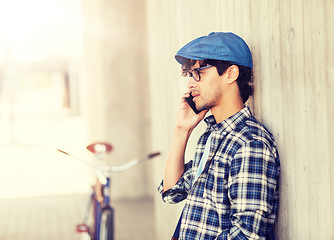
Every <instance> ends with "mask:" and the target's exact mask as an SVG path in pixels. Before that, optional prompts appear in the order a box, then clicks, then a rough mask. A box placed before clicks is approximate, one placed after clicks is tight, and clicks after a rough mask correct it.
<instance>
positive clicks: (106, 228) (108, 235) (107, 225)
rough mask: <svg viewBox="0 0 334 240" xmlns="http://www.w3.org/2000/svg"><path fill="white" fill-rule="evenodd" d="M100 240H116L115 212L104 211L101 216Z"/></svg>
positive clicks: (110, 209) (109, 209) (110, 210)
mask: <svg viewBox="0 0 334 240" xmlns="http://www.w3.org/2000/svg"><path fill="white" fill-rule="evenodd" d="M100 240H114V210H113V209H112V208H107V209H104V210H103V212H102V215H101V225H100Z"/></svg>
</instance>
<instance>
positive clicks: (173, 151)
mask: <svg viewBox="0 0 334 240" xmlns="http://www.w3.org/2000/svg"><path fill="white" fill-rule="evenodd" d="M189 94H190V93H189V92H187V93H185V94H184V95H183V96H182V99H181V102H180V107H179V112H178V116H177V121H176V127H175V130H174V137H173V141H172V145H171V148H170V151H169V153H168V157H167V162H166V165H165V170H164V178H163V179H164V182H163V186H164V192H165V191H167V190H168V189H170V188H171V187H173V186H174V185H175V184H176V183H177V181H178V180H179V179H180V177H181V176H182V174H183V172H184V154H185V150H186V146H187V142H188V139H189V137H190V135H191V133H192V131H193V129H194V128H195V127H196V126H197V125H198V123H199V122H200V121H201V120H202V119H203V118H204V116H205V114H206V113H207V111H202V112H200V113H199V114H195V113H194V111H193V110H192V109H191V108H190V107H189V105H188V103H187V102H186V101H185V99H184V98H185V97H189Z"/></svg>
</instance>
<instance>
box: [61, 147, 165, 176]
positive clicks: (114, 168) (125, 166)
mask: <svg viewBox="0 0 334 240" xmlns="http://www.w3.org/2000/svg"><path fill="white" fill-rule="evenodd" d="M57 151H58V152H60V153H63V154H66V155H68V156H70V157H72V158H75V159H77V160H79V161H81V162H83V163H84V164H86V165H87V166H89V167H91V168H93V169H94V170H95V171H98V172H97V173H98V175H99V174H100V173H101V171H111V172H122V171H125V170H128V169H130V168H132V167H134V166H136V165H138V164H139V163H141V162H143V161H145V160H149V159H151V158H154V157H156V156H159V155H160V152H154V153H150V154H148V155H147V156H145V157H143V158H138V159H133V160H131V161H129V162H127V163H125V164H122V165H119V166H101V167H99V166H95V165H93V164H91V163H89V162H87V161H85V160H83V159H81V158H78V157H76V156H74V155H72V154H69V153H68V152H65V151H63V150H61V149H57Z"/></svg>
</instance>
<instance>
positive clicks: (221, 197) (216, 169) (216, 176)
mask: <svg viewBox="0 0 334 240" xmlns="http://www.w3.org/2000/svg"><path fill="white" fill-rule="evenodd" d="M228 169H229V167H228V161H227V160H226V158H224V157H221V156H220V157H214V159H212V162H211V164H210V168H209V171H208V176H207V179H206V184H205V188H204V197H205V198H207V199H208V200H209V201H211V202H212V204H213V205H215V206H216V207H217V208H223V207H224V206H223V205H226V204H228V205H229V201H228V195H227V192H228V173H229V170H228Z"/></svg>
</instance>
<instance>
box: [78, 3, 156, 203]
mask: <svg viewBox="0 0 334 240" xmlns="http://www.w3.org/2000/svg"><path fill="white" fill-rule="evenodd" d="M145 16H146V4H145V1H143V0H136V1H134V0H124V1H103V0H96V1H89V0H83V19H84V23H83V26H84V38H83V39H84V43H83V45H84V54H83V71H82V77H83V79H84V82H85V87H84V95H83V101H84V102H85V104H84V105H85V107H84V109H85V110H84V111H85V114H86V116H87V119H88V120H87V124H88V128H89V131H88V135H89V136H88V138H89V143H90V142H94V141H108V142H110V143H112V145H113V146H114V150H113V152H112V154H111V156H110V158H111V159H110V160H111V162H112V165H119V164H122V163H125V162H127V161H129V160H131V159H133V158H136V157H140V156H143V155H144V154H146V153H147V152H149V151H150V150H151V148H150V141H149V136H150V133H149V131H150V129H149V124H150V119H149V94H148V70H147V42H146V41H147V32H146V20H145ZM150 169H151V168H150V165H149V164H142V165H139V166H137V167H135V168H133V169H131V170H129V171H127V172H122V173H115V174H114V176H115V177H114V178H113V179H114V180H113V182H112V197H113V198H139V197H147V196H152V192H153V185H152V180H151V177H150V176H151V175H150V174H147V172H148V170H150ZM149 172H151V170H150V171H149Z"/></svg>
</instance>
